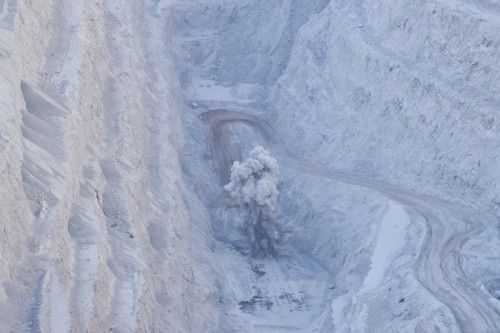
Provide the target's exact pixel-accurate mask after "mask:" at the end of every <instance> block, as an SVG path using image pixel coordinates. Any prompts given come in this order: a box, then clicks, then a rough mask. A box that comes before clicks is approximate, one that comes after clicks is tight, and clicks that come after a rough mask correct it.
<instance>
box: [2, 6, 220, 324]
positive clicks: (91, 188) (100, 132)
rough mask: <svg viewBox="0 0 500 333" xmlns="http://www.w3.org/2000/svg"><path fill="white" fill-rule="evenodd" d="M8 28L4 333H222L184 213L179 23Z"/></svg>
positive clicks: (84, 14) (39, 13)
mask: <svg viewBox="0 0 500 333" xmlns="http://www.w3.org/2000/svg"><path fill="white" fill-rule="evenodd" d="M0 14H1V15H0V22H1V29H2V30H1V33H0V38H1V42H0V48H1V49H0V68H1V84H0V89H1V91H0V96H1V105H2V107H1V108H2V112H1V115H0V117H1V121H0V137H1V143H0V145H1V151H2V158H1V164H0V169H1V172H0V177H1V183H2V188H1V191H0V197H1V200H0V201H1V209H0V220H1V222H2V232H1V233H0V234H1V235H0V237H1V239H0V244H1V251H0V262H1V265H0V280H1V282H2V283H1V288H0V289H1V290H0V307H1V309H2V313H3V314H2V319H1V320H0V331H4V332H8V331H17V332H21V331H43V332H49V331H50V332H54V331H60V332H64V331H73V332H87V331H88V332H104V331H109V330H112V331H116V332H132V331H141V332H144V331H156V332H166V331H172V332H173V331H177V332H188V331H193V332H195V331H198V332H201V331H203V330H204V329H205V328H206V327H210V325H213V322H214V321H215V320H216V316H214V315H212V314H211V312H212V310H211V309H212V306H211V305H208V304H209V303H213V302H214V299H213V296H211V290H210V288H206V287H203V288H202V287H201V286H202V285H205V284H208V282H207V281H209V280H210V279H209V278H208V279H207V277H204V278H203V279H201V278H200V276H199V274H201V271H202V269H201V268H199V265H197V264H196V263H195V261H196V259H195V257H196V255H195V252H196V251H198V249H199V248H200V249H201V248H203V244H201V243H198V245H197V247H196V249H194V248H193V246H192V244H191V236H190V235H191V230H190V228H191V227H190V226H189V224H188V221H189V219H190V217H189V211H188V209H187V207H186V204H185V199H184V195H185V194H184V185H183V180H182V172H181V167H180V162H179V149H180V148H181V147H182V140H183V139H182V130H181V125H180V124H181V123H180V118H179V105H180V104H179V102H180V101H182V95H181V93H180V92H179V88H178V86H177V83H176V82H177V79H176V75H175V74H173V70H172V65H171V59H172V57H171V56H169V53H168V41H167V40H163V37H164V36H165V35H168V31H169V30H168V29H169V28H168V27H169V25H170V21H171V17H170V15H168V13H166V12H165V11H162V9H161V8H160V7H158V6H156V5H155V4H154V2H147V3H141V2H135V3H121V2H113V1H101V2H99V1H97V2H96V1H92V2H88V1H28V2H26V1H15V0H14V1H10V0H9V1H1V2H0ZM202 327H203V328H202Z"/></svg>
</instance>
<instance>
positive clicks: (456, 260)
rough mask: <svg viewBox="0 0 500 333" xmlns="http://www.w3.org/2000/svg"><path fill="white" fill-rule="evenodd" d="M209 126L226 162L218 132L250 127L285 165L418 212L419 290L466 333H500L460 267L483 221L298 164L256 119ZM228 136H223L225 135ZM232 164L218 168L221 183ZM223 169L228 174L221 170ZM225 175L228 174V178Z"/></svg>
mask: <svg viewBox="0 0 500 333" xmlns="http://www.w3.org/2000/svg"><path fill="white" fill-rule="evenodd" d="M201 118H202V120H204V121H205V122H206V123H207V124H208V126H209V134H208V145H209V149H210V154H211V156H212V157H213V158H214V159H216V160H217V161H218V163H220V164H224V163H227V160H228V158H227V152H226V150H227V143H225V142H224V141H225V140H223V139H224V138H223V137H222V136H223V135H222V134H221V133H227V126H228V125H230V124H233V123H239V124H244V125H247V126H249V127H250V128H252V129H253V130H254V131H255V132H256V133H257V134H258V135H259V136H260V137H261V138H262V139H263V141H264V142H265V143H266V144H267V147H268V149H269V150H270V151H271V152H272V153H273V154H274V156H275V157H276V158H277V159H278V160H279V161H280V163H281V164H282V165H284V166H288V167H291V168H293V169H295V170H297V171H300V172H303V173H305V174H309V175H312V176H316V177H322V178H326V179H330V180H334V181H339V182H343V183H346V184H351V185H356V186H362V187H365V188H368V189H372V190H375V191H378V192H380V193H381V194H383V195H384V196H386V197H387V198H389V199H391V200H394V201H397V202H399V203H401V204H403V205H405V206H408V207H411V208H413V209H415V210H416V211H418V212H419V213H420V214H421V215H422V216H423V217H424V219H425V221H426V235H425V239H424V241H423V242H422V248H421V250H420V254H419V256H418V258H417V260H416V261H415V263H414V272H415V276H416V278H417V279H418V281H419V282H420V283H421V285H422V286H423V287H424V288H426V289H427V290H428V291H429V292H430V293H431V294H432V295H434V297H435V298H436V299H437V300H439V301H440V302H441V303H442V304H443V305H445V306H446V307H447V308H449V309H450V311H451V312H452V313H453V315H454V318H455V320H456V323H457V325H458V326H459V328H460V330H461V331H462V332H464V333H477V332H484V333H498V332H500V313H499V311H498V310H497V309H496V308H495V307H494V306H493V304H491V303H490V301H489V300H488V297H487V295H486V294H485V293H484V292H482V291H481V290H479V288H478V286H476V285H474V284H473V283H471V281H469V280H468V279H467V277H466V275H465V274H464V272H463V270H462V268H461V265H460V254H459V251H460V247H461V243H463V241H464V240H467V239H468V238H470V237H471V236H472V235H474V234H477V233H479V232H480V231H481V230H482V229H483V227H484V222H483V221H482V220H481V219H480V218H479V217H477V216H475V215H472V214H471V213H470V212H469V211H468V209H467V208H466V207H464V206H463V205H459V204H452V203H450V202H447V201H445V200H443V199H440V198H437V197H433V196H429V195H424V194H419V193H416V192H412V191H409V190H405V189H402V188H399V187H397V186H395V185H391V184H388V183H384V182H381V181H377V180H373V179H368V178H363V177H360V176H356V175H353V174H350V173H347V172H343V171H337V170H331V169H327V168H324V167H320V166H317V165H315V164H313V163H310V162H306V161H302V160H300V159H298V158H296V157H294V156H293V154H292V153H291V152H290V151H289V150H288V149H287V147H286V146H285V145H284V144H282V142H281V140H280V138H279V136H278V135H277V133H276V131H275V130H274V129H273V128H272V127H271V126H270V125H269V124H268V123H267V122H266V121H264V120H263V119H261V118H259V117H258V116H256V115H252V114H249V113H245V112H241V111H230V110H226V109H214V110H207V111H205V112H203V113H202V114H201ZM224 135H226V134H224ZM228 168H230V165H220V167H219V169H220V171H219V177H221V179H222V178H224V177H225V176H224V177H223V175H225V174H227V172H228V171H227V170H228ZM224 169H226V171H223V170H224ZM226 176H227V175H226Z"/></svg>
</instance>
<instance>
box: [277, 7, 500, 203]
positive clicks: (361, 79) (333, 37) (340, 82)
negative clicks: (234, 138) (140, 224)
mask: <svg viewBox="0 0 500 333" xmlns="http://www.w3.org/2000/svg"><path fill="white" fill-rule="evenodd" d="M496 8H497V7H495V6H494V5H487V4H485V3H481V2H436V3H432V4H431V3H423V2H418V3H415V2H412V1H385V2H384V1H382V2H380V1H377V2H375V1H356V2H353V3H347V2H332V3H331V4H330V6H328V7H327V9H326V10H325V11H323V12H322V13H321V14H320V15H318V17H317V18H316V19H315V20H314V21H311V22H310V24H308V26H307V27H304V29H302V30H301V31H300V33H299V35H298V37H297V39H296V42H295V44H294V48H293V52H292V56H291V59H290V63H289V65H288V67H287V70H286V72H285V73H284V75H283V76H282V77H281V78H280V80H279V81H278V85H276V86H275V88H274V89H273V93H272V95H271V98H270V105H272V108H273V119H274V121H275V123H276V126H278V127H279V128H282V129H283V130H282V131H283V133H287V134H288V133H293V135H294V136H295V133H298V135H299V138H301V140H299V142H307V143H308V144H307V145H302V144H301V146H300V147H299V146H297V147H295V148H296V149H297V150H299V151H301V153H304V154H307V155H308V156H310V157H311V158H313V159H315V160H317V161H319V162H321V163H331V162H332V161H334V163H335V164H336V165H338V167H339V168H342V169H345V170H356V172H357V173H359V174H364V175H370V176H374V177H377V178H379V179H384V180H386V181H388V182H391V183H398V184H406V185H407V186H410V187H416V188H419V189H421V190H422V191H425V192H433V193H437V194H440V195H447V196H450V197H456V196H459V197H461V198H462V199H465V200H467V201H475V202H477V203H479V204H480V205H487V206H490V207H494V206H497V203H498V201H499V195H500V191H499V188H498V186H499V185H498V184H499V181H500V179H499V178H498V172H496V169H497V167H496V166H497V165H498V164H499V159H500V155H499V151H500V143H499V141H498V137H499V134H500V133H499V126H498V110H497V106H498V102H499V100H498V93H497V89H498V87H497V81H498V71H499V68H498V56H499V45H500V40H499V39H498V35H497V34H496V33H495V32H496V31H498V29H499V22H498V10H497V9H496ZM285 110H286V111H285ZM290 128H293V129H294V131H289V129H290ZM285 129H286V130H285ZM287 134H285V135H287ZM295 142H297V141H295Z"/></svg>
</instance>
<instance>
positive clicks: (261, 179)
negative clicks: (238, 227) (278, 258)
mask: <svg viewBox="0 0 500 333" xmlns="http://www.w3.org/2000/svg"><path fill="white" fill-rule="evenodd" d="M278 174H279V171H278V164H277V163H276V159H274V158H272V157H271V156H270V155H269V152H268V151H267V150H265V149H264V148H262V147H256V148H254V149H253V150H252V151H251V152H250V155H249V157H248V158H247V159H246V160H245V161H243V162H241V163H240V162H238V161H236V162H234V164H233V166H232V168H231V182H230V183H229V184H227V185H226V186H224V189H225V190H226V191H228V192H229V194H230V195H231V197H232V198H233V199H234V200H235V201H236V203H237V204H238V205H240V206H241V207H243V208H244V209H245V212H246V215H247V218H246V221H245V227H246V229H247V232H248V235H249V237H250V241H251V245H252V253H253V255H254V256H258V257H266V256H275V255H276V254H277V245H278V243H279V240H280V234H281V232H280V228H279V225H278V224H277V223H276V221H275V219H274V214H275V211H276V202H277V199H278V193H279V192H278V188H277V185H278Z"/></svg>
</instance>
